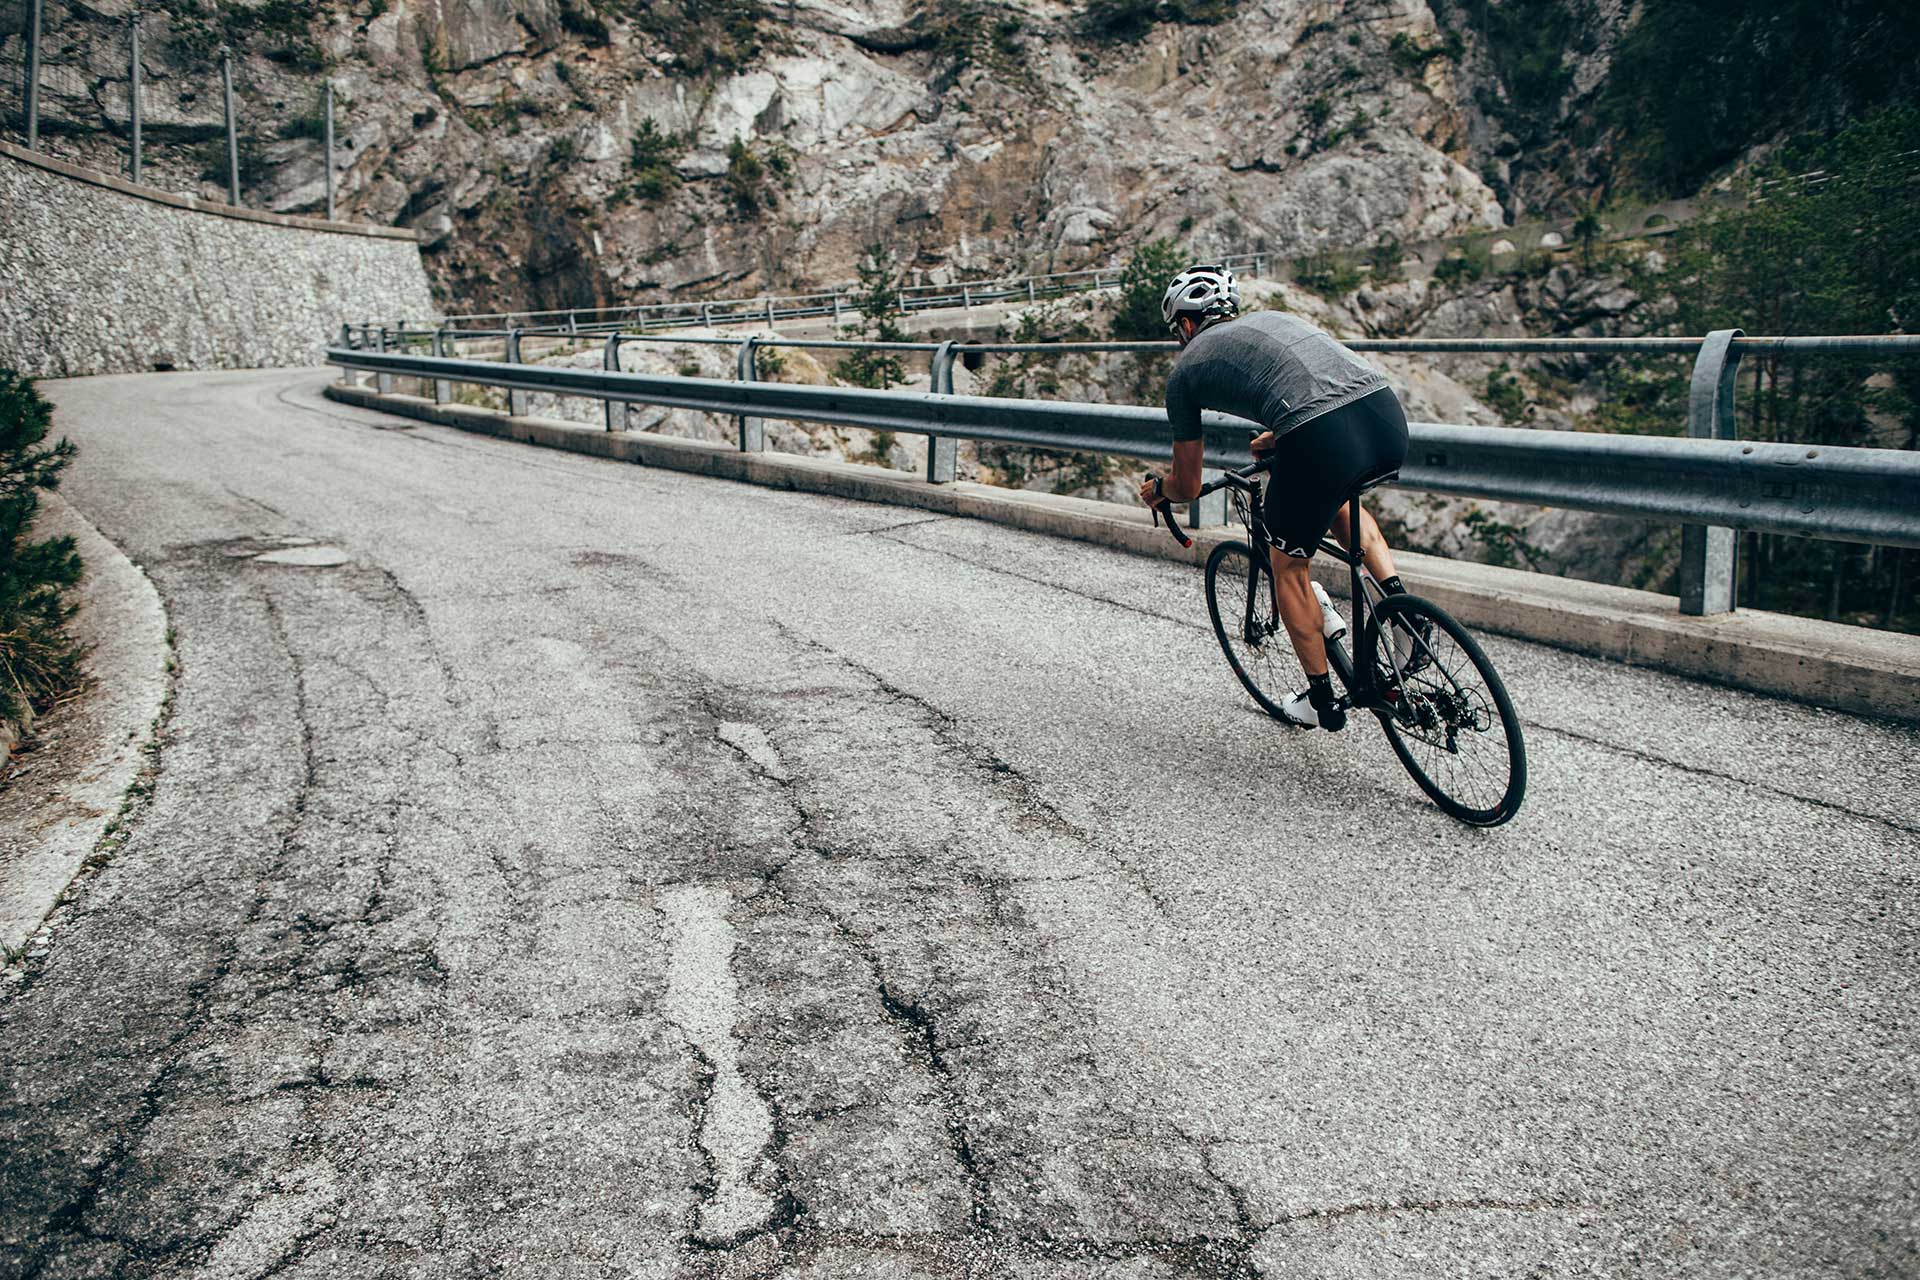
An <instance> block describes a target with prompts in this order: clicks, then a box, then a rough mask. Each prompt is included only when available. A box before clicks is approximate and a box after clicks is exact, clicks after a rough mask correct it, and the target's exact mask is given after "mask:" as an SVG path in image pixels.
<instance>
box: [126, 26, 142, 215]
mask: <svg viewBox="0 0 1920 1280" xmlns="http://www.w3.org/2000/svg"><path fill="white" fill-rule="evenodd" d="M127 49H128V53H127V113H128V118H129V119H130V120H131V121H132V123H133V157H132V159H131V160H130V161H129V162H128V164H127V178H128V180H129V181H132V182H138V181H140V11H139V10H138V9H135V10H134V11H133V12H132V13H130V14H128V15H127Z"/></svg>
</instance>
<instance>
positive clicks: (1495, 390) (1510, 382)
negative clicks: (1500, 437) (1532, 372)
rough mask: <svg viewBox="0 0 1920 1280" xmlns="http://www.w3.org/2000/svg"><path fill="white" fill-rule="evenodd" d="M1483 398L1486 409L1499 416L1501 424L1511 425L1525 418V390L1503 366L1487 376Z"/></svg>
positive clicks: (1517, 379)
mask: <svg viewBox="0 0 1920 1280" xmlns="http://www.w3.org/2000/svg"><path fill="white" fill-rule="evenodd" d="M1485 398H1486V402H1487V407H1488V408H1490V409H1492V410H1493V411H1494V413H1496V414H1498V415H1499V417H1500V421H1501V422H1502V423H1506V424H1512V423H1515V422H1519V421H1521V420H1522V419H1524V418H1525V417H1526V416H1527V393H1526V390H1525V388H1523V387H1522V386H1521V385H1520V379H1519V378H1518V377H1516V376H1515V375H1514V373H1513V372H1512V371H1511V370H1510V369H1508V368H1507V366H1506V365H1504V364H1503V365H1501V366H1500V367H1499V368H1498V369H1495V370H1494V371H1493V372H1492V373H1489V374H1488V375H1487V389H1486V397H1485Z"/></svg>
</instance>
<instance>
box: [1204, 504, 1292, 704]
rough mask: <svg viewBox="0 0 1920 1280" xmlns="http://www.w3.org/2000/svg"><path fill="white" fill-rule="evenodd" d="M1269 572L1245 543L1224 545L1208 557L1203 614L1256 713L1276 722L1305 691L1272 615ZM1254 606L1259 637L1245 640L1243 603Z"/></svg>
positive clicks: (1282, 629)
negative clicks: (1282, 706) (1282, 707)
mask: <svg viewBox="0 0 1920 1280" xmlns="http://www.w3.org/2000/svg"><path fill="white" fill-rule="evenodd" d="M1272 583H1273V568H1272V566H1271V565H1267V564H1259V563H1257V562H1256V561H1255V559H1254V554H1253V548H1252V547H1250V546H1248V545H1247V544H1246V543H1245V542H1240V541H1234V542H1223V543H1221V544H1220V545H1219V546H1217V547H1215V548H1214V549H1213V554H1212V555H1210V556H1208V557H1207V613H1208V614H1209V615H1211V616H1212V618H1213V635H1214V638H1215V639H1216V640H1218V641H1219V642H1220V650H1221V652H1222V653H1224V654H1226V655H1227V665H1228V666H1229V667H1231V668H1233V674H1234V675H1236V676H1238V677H1239V679H1240V683H1241V685H1242V686H1243V687H1244V688H1245V689H1246V691H1247V692H1248V693H1250V694H1252V695H1253V700H1254V701H1255V702H1256V703H1258V704H1259V705H1260V709H1261V710H1262V711H1265V712H1266V713H1267V714H1268V715H1270V716H1272V717H1273V718H1274V719H1276V720H1278V719H1280V718H1281V716H1280V704H1281V703H1282V702H1284V701H1286V700H1287V699H1288V698H1290V697H1292V696H1293V691H1294V689H1295V688H1299V687H1304V686H1305V684H1306V679H1307V678H1306V676H1305V675H1304V674H1303V673H1302V672H1301V670H1300V660H1299V658H1297V657H1295V656H1294V652H1293V642H1292V641H1291V640H1290V639H1288V637H1287V629H1286V628H1285V627H1284V626H1281V625H1279V620H1278V619H1277V618H1275V617H1274V616H1273V586H1272ZM1249 592H1251V593H1252V599H1253V602H1254V613H1255V617H1254V620H1253V621H1254V628H1255V630H1256V631H1257V632H1259V633H1260V634H1261V636H1262V639H1260V640H1259V641H1258V642H1257V643H1255V642H1249V641H1248V639H1247V635H1246V631H1247V602H1248V598H1249Z"/></svg>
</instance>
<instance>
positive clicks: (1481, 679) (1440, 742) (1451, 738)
mask: <svg viewBox="0 0 1920 1280" xmlns="http://www.w3.org/2000/svg"><path fill="white" fill-rule="evenodd" d="M1368 630H1369V631H1370V632H1371V633H1372V635H1373V637H1374V640H1373V645H1372V650H1373V661H1374V671H1375V675H1374V679H1375V682H1376V686H1377V687H1376V695H1377V696H1378V697H1379V698H1380V703H1379V705H1377V706H1376V707H1375V708H1374V714H1376V715H1378V716H1379V717H1380V723H1381V724H1382V725H1383V726H1384V727H1385V728H1386V731H1387V741H1388V742H1391V743H1392V744H1393V750H1394V754H1395V755H1397V756H1399V757H1400V763H1401V764H1403V765H1405V766H1406V767H1407V772H1408V773H1410V774H1412V775H1413V780H1414V781H1415V782H1417V783H1419V784H1420V789H1421V790H1422V791H1424V792H1426V793H1427V795H1428V796H1430V797H1432V799H1433V802H1434V803H1435V804H1437V805H1439V806H1440V807H1441V808H1442V809H1444V810H1445V811H1446V812H1447V813H1449V814H1451V815H1452V816H1453V817H1455V818H1458V819H1459V820H1460V821H1462V822H1466V823H1470V824H1472V825H1473V826H1476V827H1497V826H1499V825H1500V824H1501V823H1503V822H1506V821H1507V820H1508V819H1510V818H1512V817H1513V815H1514V814H1516V813H1518V812H1519V811H1520V801H1521V799H1522V798H1523V797H1524V796H1525V794H1526V790H1527V748H1526V743H1525V741H1524V740H1523V739H1522V737H1521V734H1520V717H1519V715H1518V714H1517V713H1516V712H1515V711H1514V709H1513V700H1512V699H1511V698H1509V697H1508V696H1507V687H1506V685H1504V684H1502V683H1501V682H1500V674H1499V673H1498V672H1497V671H1495V670H1494V669H1493V663H1491V662H1489V661H1488V660H1487V655H1486V654H1485V653H1483V652H1481V649H1480V646H1479V644H1477V643H1476V642H1475V641H1474V638H1473V637H1472V636H1470V635H1468V634H1467V631H1466V628H1464V627H1462V626H1461V625H1460V624H1459V623H1458V622H1455V621H1454V620H1453V617H1452V615H1450V614H1448V613H1447V612H1446V611H1445V610H1444V609H1442V608H1440V606H1439V605H1436V604H1433V603H1431V602H1430V601H1426V600H1422V599H1420V598H1419V597H1417V596H1410V595H1392V596H1388V597H1387V598H1386V599H1385V600H1383V601H1381V602H1380V606H1379V608H1378V609H1377V610H1376V611H1375V612H1374V616H1373V618H1372V620H1371V621H1370V622H1369V623H1368Z"/></svg>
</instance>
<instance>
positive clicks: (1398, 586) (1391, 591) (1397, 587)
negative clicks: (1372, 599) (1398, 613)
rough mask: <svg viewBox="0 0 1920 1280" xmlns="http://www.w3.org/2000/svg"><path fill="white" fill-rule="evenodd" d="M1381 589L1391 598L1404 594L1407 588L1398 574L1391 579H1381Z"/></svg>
mask: <svg viewBox="0 0 1920 1280" xmlns="http://www.w3.org/2000/svg"><path fill="white" fill-rule="evenodd" d="M1380 589H1381V590H1382V591H1384V592H1386V593H1387V594H1388V595H1390V596H1397V595H1400V594H1401V593H1402V592H1404V591H1405V590H1406V589H1407V586H1406V584H1405V583H1404V582H1402V581H1400V575H1399V574H1397V573H1396V574H1394V575H1393V576H1392V577H1391V578H1382V579H1380Z"/></svg>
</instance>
